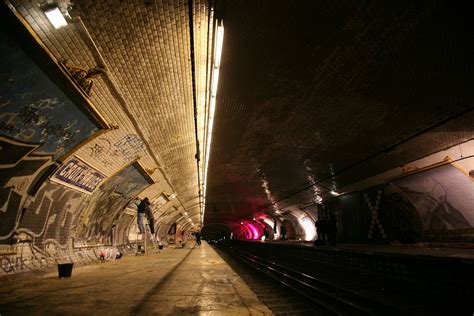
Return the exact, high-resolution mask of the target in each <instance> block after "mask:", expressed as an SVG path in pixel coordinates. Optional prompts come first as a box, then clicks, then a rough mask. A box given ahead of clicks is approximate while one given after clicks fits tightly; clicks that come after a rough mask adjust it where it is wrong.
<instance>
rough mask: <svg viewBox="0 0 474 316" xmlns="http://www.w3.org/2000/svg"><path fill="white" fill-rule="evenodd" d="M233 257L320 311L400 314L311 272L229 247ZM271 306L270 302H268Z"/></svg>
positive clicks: (401, 313)
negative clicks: (308, 301)
mask: <svg viewBox="0 0 474 316" xmlns="http://www.w3.org/2000/svg"><path fill="white" fill-rule="evenodd" d="M230 253H231V254H232V256H233V257H235V258H237V259H238V260H241V261H242V262H244V263H246V264H248V265H249V266H251V267H252V268H254V269H255V270H256V271H258V272H259V273H263V274H265V275H267V276H269V277H271V278H272V279H274V280H276V281H278V282H279V283H280V284H283V285H284V286H286V287H287V288H289V289H291V290H292V291H295V292H296V293H298V294H299V295H301V296H304V297H305V298H307V299H308V300H310V301H311V302H312V303H313V304H314V305H313V306H317V307H318V309H319V312H317V313H313V314H320V315H403V314H405V313H404V312H402V311H400V310H398V309H396V308H395V307H393V306H387V305H385V304H382V303H381V302H378V301H375V300H372V299H370V298H367V297H364V296H361V295H359V294H357V293H355V292H353V291H349V290H347V289H344V288H341V287H337V286H334V285H332V284H330V283H328V282H326V281H323V280H321V279H319V278H316V277H314V276H311V275H308V274H305V273H301V272H299V271H296V270H293V269H291V268H288V267H285V266H282V265H279V264H278V263H276V262H272V261H268V260H265V259H262V258H259V257H257V256H255V255H252V254H248V253H245V252H243V251H241V250H238V249H235V248H230ZM269 307H270V308H271V306H269Z"/></svg>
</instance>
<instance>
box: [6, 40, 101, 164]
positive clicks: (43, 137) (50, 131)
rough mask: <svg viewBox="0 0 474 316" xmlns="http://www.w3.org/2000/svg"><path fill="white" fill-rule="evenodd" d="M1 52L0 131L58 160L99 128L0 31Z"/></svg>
mask: <svg viewBox="0 0 474 316" xmlns="http://www.w3.org/2000/svg"><path fill="white" fill-rule="evenodd" d="M0 51H1V52H2V58H1V59H0V69H2V71H1V74H0V80H1V82H2V84H1V85H0V134H3V135H6V136H9V137H12V138H14V139H17V140H19V141H24V142H36V143H41V144H42V145H41V146H40V147H39V148H38V150H37V153H43V154H52V155H54V159H58V158H61V157H63V156H64V154H66V153H67V152H68V151H70V150H71V149H72V148H73V147H74V146H76V145H77V144H79V143H80V142H82V141H83V140H85V139H87V138H89V137H90V136H91V135H92V134H93V133H94V132H95V131H97V130H98V129H99V127H100V126H99V125H98V123H96V122H94V121H93V120H91V119H90V118H89V117H88V116H87V115H86V114H85V113H83V112H82V111H81V110H80V109H79V108H78V107H76V106H75V105H74V104H73V103H72V102H71V100H69V99H68V97H67V96H66V95H65V94H64V93H63V92H62V91H61V90H60V89H59V88H58V87H57V86H56V85H55V84H54V83H53V82H52V81H51V80H50V79H49V78H48V77H47V76H46V75H45V74H44V73H43V72H42V70H41V69H40V68H39V67H38V66H37V65H36V64H35V63H34V62H33V61H32V60H31V58H30V57H29V56H28V55H27V54H26V53H25V52H24V51H23V50H22V49H21V48H20V47H18V45H17V44H16V42H15V41H13V40H11V39H10V38H9V37H7V36H6V35H5V34H4V33H3V32H0Z"/></svg>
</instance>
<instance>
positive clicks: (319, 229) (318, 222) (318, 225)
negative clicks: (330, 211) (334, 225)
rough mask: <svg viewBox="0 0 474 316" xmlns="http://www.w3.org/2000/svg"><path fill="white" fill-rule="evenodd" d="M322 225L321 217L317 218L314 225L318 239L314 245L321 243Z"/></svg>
mask: <svg viewBox="0 0 474 316" xmlns="http://www.w3.org/2000/svg"><path fill="white" fill-rule="evenodd" d="M323 224H324V221H323V219H322V218H321V217H318V219H317V220H316V223H315V226H316V233H317V235H318V238H317V239H316V241H315V242H314V243H315V244H321V243H323V240H324V232H323Z"/></svg>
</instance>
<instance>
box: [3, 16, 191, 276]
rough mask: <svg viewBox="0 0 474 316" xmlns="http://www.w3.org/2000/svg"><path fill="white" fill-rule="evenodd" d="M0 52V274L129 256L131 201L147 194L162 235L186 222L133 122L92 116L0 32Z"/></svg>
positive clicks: (40, 58)
mask: <svg viewBox="0 0 474 316" xmlns="http://www.w3.org/2000/svg"><path fill="white" fill-rule="evenodd" d="M2 9H3V8H2ZM2 16H3V15H2ZM28 45H30V44H28ZM34 45H35V44H33V46H34ZM0 50H1V51H2V60H1V61H0V63H1V68H2V85H1V86H0V98H1V99H0V103H1V112H0V254H1V261H2V270H1V271H0V274H13V273H19V272H26V271H36V270H43V269H46V268H49V267H51V266H53V265H55V264H56V263H57V262H65V261H73V262H75V263H76V264H83V263H87V262H90V261H91V260H96V259H97V258H98V257H99V256H100V255H101V254H102V255H104V256H105V257H106V258H114V257H115V254H116V252H118V251H120V252H127V251H132V247H131V246H130V244H131V243H133V239H131V237H133V236H136V234H133V233H134V232H135V230H136V228H135V227H136V223H135V222H136V209H134V208H133V203H130V202H132V201H133V200H134V199H135V198H136V197H137V196H141V197H145V196H148V197H150V199H151V201H152V204H153V206H154V207H155V214H156V215H155V218H157V224H158V225H160V226H162V227H164V230H168V229H169V227H171V226H172V225H173V224H174V223H175V222H183V221H184V220H185V219H182V220H181V219H180V217H181V216H176V214H179V213H178V211H179V209H180V204H179V203H178V202H177V201H176V199H175V198H170V197H169V195H170V194H171V193H172V189H171V188H170V186H169V185H167V182H166V181H165V180H164V179H163V175H162V174H161V173H160V172H158V171H157V168H155V166H154V165H153V164H152V163H150V158H149V153H148V151H147V148H146V146H145V144H144V143H143V141H142V139H141V138H140V137H139V136H138V135H137V134H136V133H135V132H134V130H133V128H130V127H128V126H131V124H128V123H127V122H122V123H123V124H124V126H122V127H121V128H120V127H119V128H118V129H115V128H112V129H111V128H110V127H109V126H108V125H107V124H105V123H104V122H102V121H100V120H99V119H97V117H96V116H94V115H92V114H91V113H90V112H89V111H88V109H87V108H86V107H84V104H81V103H78V102H77V95H80V94H81V92H79V91H74V89H70V87H69V89H65V88H64V87H63V86H60V85H58V80H59V81H61V80H62V81H64V80H66V81H67V80H68V79H67V78H66V76H64V77H63V78H59V79H58V77H57V73H60V71H59V66H57V65H56V64H55V63H54V62H53V61H52V60H51V59H50V57H49V56H47V54H46V53H45V52H43V51H42V50H41V49H38V47H36V46H34V47H33V48H31V47H29V46H25V45H24V43H21V42H20V41H19V40H18V39H17V38H15V37H12V36H10V35H8V34H7V33H5V32H4V31H2V32H0ZM30 50H32V51H33V52H32V51H30ZM38 52H39V53H38ZM45 60H46V61H47V62H49V64H48V67H49V68H48V67H46V66H44V62H45ZM51 69H53V71H51ZM47 74H48V75H47ZM4 79H5V80H4ZM5 82H6V84H5ZM165 205H166V207H165ZM163 209H166V210H167V211H169V212H168V214H167V217H166V218H165V219H163V218H162V216H161V215H162V214H163V213H164V212H160V210H163ZM160 213H161V214H160ZM179 225H180V227H182V228H183V229H187V228H188V227H187V225H184V226H183V225H182V224H179ZM159 231H160V232H161V231H162V230H159ZM161 237H162V239H164V234H163V236H161Z"/></svg>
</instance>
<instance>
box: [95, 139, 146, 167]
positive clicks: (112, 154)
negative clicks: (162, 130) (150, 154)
mask: <svg viewBox="0 0 474 316" xmlns="http://www.w3.org/2000/svg"><path fill="white" fill-rule="evenodd" d="M88 150H89V151H88V154H89V157H90V158H93V159H94V160H95V161H98V162H100V163H102V165H103V166H104V167H110V166H112V165H113V161H116V160H117V158H119V159H122V160H123V161H125V162H130V161H132V160H135V159H137V158H139V157H140V156H143V155H146V148H145V144H144V143H143V141H142V140H141V138H140V137H139V136H138V135H135V134H127V135H125V136H124V137H122V138H121V139H120V140H118V141H117V142H112V141H110V140H109V139H108V138H106V137H99V138H97V139H95V140H94V141H92V142H91V143H90V144H89V145H88Z"/></svg>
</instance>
